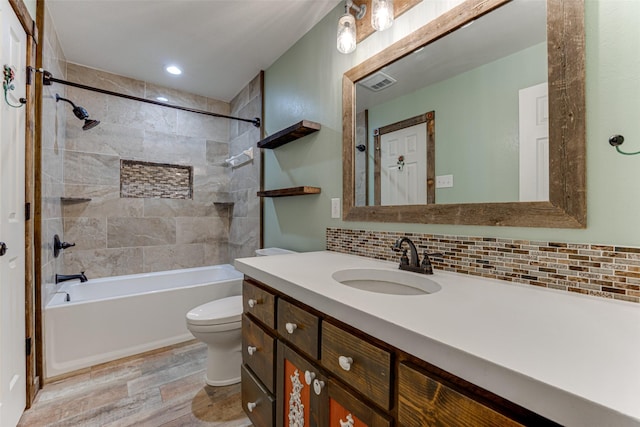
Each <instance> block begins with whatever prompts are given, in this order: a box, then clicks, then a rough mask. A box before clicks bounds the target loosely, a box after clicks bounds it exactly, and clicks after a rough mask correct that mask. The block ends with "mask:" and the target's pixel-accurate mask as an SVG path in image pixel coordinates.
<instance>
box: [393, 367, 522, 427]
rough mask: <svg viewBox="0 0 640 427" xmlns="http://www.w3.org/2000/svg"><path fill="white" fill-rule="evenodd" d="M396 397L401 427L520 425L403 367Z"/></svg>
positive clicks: (399, 373) (409, 368) (437, 382)
mask: <svg viewBox="0 0 640 427" xmlns="http://www.w3.org/2000/svg"><path fill="white" fill-rule="evenodd" d="M398 396H399V397H398V424H399V425H401V426H407V427H412V426H416V427H421V426H430V425H446V426H453V427H455V426H470V425H472V426H478V427H484V426H486V427H489V426H521V425H522V424H519V423H517V422H516V421H514V420H512V419H511V418H508V417H507V416H505V415H502V414H500V413H499V412H496V411H494V410H493V409H491V408H489V407H487V406H484V405H483V404H482V403H480V402H477V401H475V400H473V399H471V398H470V397H467V396H465V395H463V394H461V393H458V392H457V391H455V390H453V389H451V388H449V387H447V386H446V385H444V384H443V383H441V382H439V381H437V380H435V379H433V378H431V377H429V376H428V375H426V374H425V373H423V372H421V371H418V370H416V369H413V368H411V367H409V366H407V365H406V364H404V363H401V364H400V367H399V369H398Z"/></svg>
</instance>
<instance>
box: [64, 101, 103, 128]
mask: <svg viewBox="0 0 640 427" xmlns="http://www.w3.org/2000/svg"><path fill="white" fill-rule="evenodd" d="M58 101H65V102H68V103H69V104H71V106H72V107H73V114H74V115H75V116H76V117H77V118H78V119H80V120H84V126H82V130H89V129H93V128H94V127H96V126H98V125H99V124H100V120H89V113H88V112H87V110H85V109H84V108H83V107H81V106H79V105H76V104H74V103H73V102H71V101H70V100H68V99H67V98H63V97H61V96H60V95H58V94H57V93H56V102H58Z"/></svg>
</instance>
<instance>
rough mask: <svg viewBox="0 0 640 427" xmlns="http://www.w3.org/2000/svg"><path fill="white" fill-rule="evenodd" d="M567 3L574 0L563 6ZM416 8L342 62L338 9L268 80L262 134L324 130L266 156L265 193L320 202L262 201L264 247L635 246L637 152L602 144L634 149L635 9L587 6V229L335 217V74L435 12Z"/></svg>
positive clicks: (606, 1) (637, 138)
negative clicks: (347, 241) (435, 239)
mask: <svg viewBox="0 0 640 427" xmlns="http://www.w3.org/2000/svg"><path fill="white" fill-rule="evenodd" d="M567 1H572V0H567ZM441 3H442V2H431V1H423V2H421V3H420V4H419V5H418V6H416V7H415V8H413V9H412V10H410V11H409V12H407V13H405V14H404V15H403V16H401V17H400V18H399V19H397V20H396V22H395V23H394V26H393V27H392V28H391V29H389V30H387V31H385V32H382V33H376V34H374V35H372V36H371V37H369V38H368V39H366V40H365V41H363V42H362V43H360V44H359V45H358V49H357V50H356V52H354V53H352V54H350V55H342V54H340V53H338V52H337V50H336V48H335V32H336V23H337V21H338V18H339V16H340V15H341V14H342V11H343V7H342V6H341V5H338V6H337V7H336V8H335V9H334V10H333V11H332V12H331V13H330V14H329V15H327V17H325V19H323V20H322V21H321V22H320V23H319V24H318V25H316V26H315V27H314V28H313V29H312V30H311V31H309V32H308V33H307V34H306V35H305V36H304V37H303V38H302V39H300V41H298V42H297V43H296V44H295V45H294V46H293V47H292V48H291V49H290V50H289V51H288V52H286V53H285V54H284V55H283V56H282V57H280V58H279V59H278V60H277V61H276V62H275V63H274V64H273V65H272V66H271V67H270V68H269V69H267V70H266V73H265V130H266V132H267V133H268V134H270V133H275V132H277V131H279V130H280V129H283V128H285V127H287V126H290V125H291V124H293V123H296V122H298V121H300V120H301V119H307V120H313V121H317V122H320V123H321V124H322V130H321V131H320V132H317V133H315V134H312V135H310V136H307V137H305V138H304V139H301V140H298V141H296V142H293V143H290V144H287V145H284V146H282V147H280V148H277V149H276V150H265V151H266V153H265V188H267V189H272V188H280V187H290V186H298V185H313V186H318V187H321V188H322V194H320V195H317V196H315V195H314V196H298V197H287V198H277V199H266V201H265V204H264V244H265V246H281V247H286V248H290V249H295V250H302V251H307V250H322V249H324V248H325V229H326V228H327V227H343V228H352V229H368V230H390V231H405V232H423V233H437V234H453V235H471V236H491V237H505V238H515V239H530V240H543V241H544V240H552V241H567V242H577V243H581V242H583V243H606V244H617V245H629V246H640V226H639V224H638V221H639V219H640V155H638V156H622V155H620V154H618V153H617V152H616V151H615V149H613V148H612V147H611V146H610V145H609V144H608V142H607V140H608V138H609V136H611V135H613V134H616V133H619V134H622V135H624V136H625V139H626V142H625V144H624V145H623V146H622V147H621V148H623V149H625V150H627V151H638V150H640V26H638V25H636V24H637V17H638V16H640V2H639V1H636V0H616V1H613V0H586V2H585V9H586V11H585V20H586V54H587V59H586V73H587V82H586V86H587V206H588V208H587V209H588V211H587V212H588V219H587V220H588V226H587V228H586V229H584V230H570V229H542V228H514V227H481V226H454V225H431V224H381V223H364V222H346V221H342V220H341V219H332V218H331V215H330V213H331V210H330V200H331V198H334V197H339V198H342V151H341V150H342V115H341V110H342V107H341V105H342V104H341V96H342V86H341V80H342V74H343V73H344V72H345V71H347V70H348V69H350V68H351V67H352V66H354V65H356V64H358V63H360V62H362V61H363V60H364V59H367V58H368V57H370V56H372V55H374V54H375V53H377V52H379V51H380V50H382V49H384V48H385V47H386V46H388V45H390V44H391V43H393V42H395V41H397V40H399V39H400V38H402V37H403V36H405V35H407V34H409V33H410V32H412V31H414V30H415V29H417V28H419V27H421V26H422V25H424V24H425V23H426V22H428V21H429V20H430V19H432V18H433V17H434V16H437V14H439V13H441V12H442V10H438V9H439V8H441V5H440V4H441Z"/></svg>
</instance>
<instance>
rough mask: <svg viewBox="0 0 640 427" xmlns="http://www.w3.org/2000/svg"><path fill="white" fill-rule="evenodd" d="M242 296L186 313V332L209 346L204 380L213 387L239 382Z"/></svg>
mask: <svg viewBox="0 0 640 427" xmlns="http://www.w3.org/2000/svg"><path fill="white" fill-rule="evenodd" d="M241 316H242V295H236V296H232V297H227V298H221V299H218V300H214V301H211V302H208V303H206V304H202V305H199V306H198V307H196V308H194V309H192V310H191V311H189V313H187V329H189V331H190V332H191V334H193V336H194V337H196V338H197V339H198V340H200V341H202V342H204V343H205V344H206V345H207V373H206V375H205V381H206V383H207V384H209V385H211V386H224V385H230V384H236V383H239V382H240V365H241V364H242V352H241V346H242V335H241V327H242V320H241Z"/></svg>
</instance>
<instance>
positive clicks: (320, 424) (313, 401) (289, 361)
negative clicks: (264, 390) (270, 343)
mask: <svg viewBox="0 0 640 427" xmlns="http://www.w3.org/2000/svg"><path fill="white" fill-rule="evenodd" d="M326 385H327V378H326V377H325V376H324V375H323V374H322V372H320V370H319V369H318V367H317V366H315V365H314V364H312V363H311V362H309V361H308V360H306V359H305V358H303V357H302V356H300V355H299V354H298V353H296V352H295V351H294V350H292V349H291V348H289V347H287V346H286V345H285V344H284V343H282V342H280V341H278V399H277V400H278V405H279V406H278V408H277V409H276V418H277V421H276V425H279V426H291V427H298V426H299V427H302V426H305V427H306V426H311V427H324V426H326V425H327V424H326V422H327V415H328V405H329V400H328V395H327V391H326Z"/></svg>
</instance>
